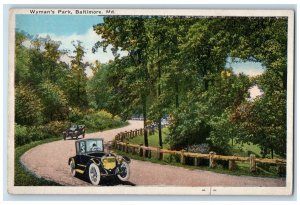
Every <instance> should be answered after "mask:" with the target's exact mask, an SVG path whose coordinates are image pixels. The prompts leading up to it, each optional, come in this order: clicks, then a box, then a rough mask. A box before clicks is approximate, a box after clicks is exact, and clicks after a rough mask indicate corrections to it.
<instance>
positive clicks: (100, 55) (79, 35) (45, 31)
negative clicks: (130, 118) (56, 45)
mask: <svg viewBox="0 0 300 205" xmlns="http://www.w3.org/2000/svg"><path fill="white" fill-rule="evenodd" d="M102 22H103V16H96V15H94V16H92V15H25V14H20V15H17V16H16V29H18V30H21V31H25V32H26V33H28V34H30V35H32V36H36V35H39V36H41V37H46V36H47V35H49V36H50V37H51V39H52V40H55V41H60V42H61V46H60V49H67V50H69V51H70V53H69V55H72V52H71V51H72V50H73V48H74V47H73V45H72V43H71V42H72V41H76V40H80V41H82V42H83V47H84V48H85V52H86V54H85V58H84V61H87V62H94V61H95V60H99V61H100V62H101V63H107V62H108V61H109V60H112V59H113V58H114V57H113V55H112V53H111V52H110V48H108V49H107V53H104V52H103V51H102V49H99V50H98V52H97V53H95V54H93V53H92V47H93V45H94V44H95V43H96V42H97V41H100V40H101V37H100V36H99V35H97V34H96V33H95V32H94V31H93V25H96V24H98V23H102ZM122 54H123V55H126V53H125V52H124V53H121V55H122ZM62 60H64V61H67V62H68V61H69V60H70V59H69V58H68V57H67V56H64V57H63V58H62ZM226 67H232V68H233V71H234V72H235V73H244V74H246V75H249V76H256V75H259V74H261V73H263V71H264V68H263V67H262V65H261V64H260V63H253V62H231V59H228V63H227V64H226Z"/></svg>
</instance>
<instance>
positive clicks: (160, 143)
mask: <svg viewBox="0 0 300 205" xmlns="http://www.w3.org/2000/svg"><path fill="white" fill-rule="evenodd" d="M157 54H158V56H159V49H157ZM157 66H158V98H159V97H160V95H161V85H160V78H161V68H160V63H159V61H158V63H157ZM158 112H159V119H158V139H159V146H160V147H161V148H162V146H163V143H162V132H161V110H158Z"/></svg>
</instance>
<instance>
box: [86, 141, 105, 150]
mask: <svg viewBox="0 0 300 205" xmlns="http://www.w3.org/2000/svg"><path fill="white" fill-rule="evenodd" d="M86 151H87V152H95V151H97V152H103V141H102V140H101V139H95V140H87V141H86Z"/></svg>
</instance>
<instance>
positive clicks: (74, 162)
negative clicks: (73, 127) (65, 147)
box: [68, 138, 130, 185]
mask: <svg viewBox="0 0 300 205" xmlns="http://www.w3.org/2000/svg"><path fill="white" fill-rule="evenodd" d="M75 147H76V155H75V156H74V157H70V158H69V161H68V165H69V168H70V172H71V174H72V176H76V175H78V174H81V175H85V176H86V177H87V178H88V179H89V180H90V181H91V183H92V184H93V185H99V184H100V181H101V179H102V178H103V177H114V178H116V179H118V180H121V181H127V180H128V179H129V175H130V171H129V163H130V159H129V158H128V157H126V156H120V155H116V154H114V153H111V152H105V151H104V141H103V139H101V138H95V139H81V140H77V141H76V142H75Z"/></svg>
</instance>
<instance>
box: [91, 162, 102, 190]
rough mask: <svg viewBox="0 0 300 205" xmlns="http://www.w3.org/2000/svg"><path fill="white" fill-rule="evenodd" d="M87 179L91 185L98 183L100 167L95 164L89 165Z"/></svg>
mask: <svg viewBox="0 0 300 205" xmlns="http://www.w3.org/2000/svg"><path fill="white" fill-rule="evenodd" d="M89 179H90V181H91V183H92V184H93V185H99V183H100V169H99V167H98V166H97V165H96V164H91V165H90V166H89Z"/></svg>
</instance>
